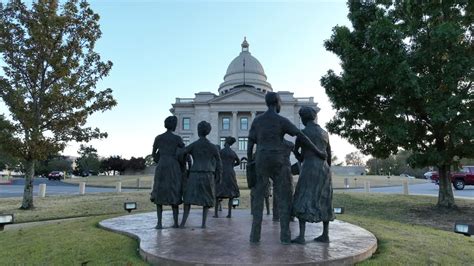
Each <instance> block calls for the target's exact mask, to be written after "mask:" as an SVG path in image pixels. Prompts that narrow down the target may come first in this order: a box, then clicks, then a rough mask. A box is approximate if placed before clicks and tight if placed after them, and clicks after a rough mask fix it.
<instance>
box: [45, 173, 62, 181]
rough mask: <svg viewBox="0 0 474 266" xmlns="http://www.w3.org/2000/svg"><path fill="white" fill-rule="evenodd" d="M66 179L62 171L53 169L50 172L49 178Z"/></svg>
mask: <svg viewBox="0 0 474 266" xmlns="http://www.w3.org/2000/svg"><path fill="white" fill-rule="evenodd" d="M61 179H64V174H63V172H60V171H52V172H51V173H49V174H48V180H61Z"/></svg>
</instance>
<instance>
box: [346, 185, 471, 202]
mask: <svg viewBox="0 0 474 266" xmlns="http://www.w3.org/2000/svg"><path fill="white" fill-rule="evenodd" d="M348 191H354V192H364V191H365V190H364V189H350V190H348ZM408 191H409V193H410V194H417V195H432V196H438V191H439V188H438V186H437V185H435V184H433V183H426V184H416V185H409V187H408ZM453 191H454V196H455V197H459V198H471V199H474V186H466V187H464V190H453ZM370 192H374V193H389V194H403V187H402V186H395V187H381V188H371V189H370Z"/></svg>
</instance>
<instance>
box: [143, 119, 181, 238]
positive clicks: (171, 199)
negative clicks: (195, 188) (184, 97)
mask: <svg viewBox="0 0 474 266" xmlns="http://www.w3.org/2000/svg"><path fill="white" fill-rule="evenodd" d="M177 123H178V119H177V117H176V116H169V117H167V118H166V119H165V128H166V132H165V133H163V134H161V135H158V136H157V137H156V138H155V142H154V143H153V151H152V153H151V154H152V156H153V160H154V161H155V162H156V163H157V165H156V169H155V178H154V183H153V190H152V192H151V196H150V200H151V201H152V202H153V203H155V204H156V208H157V210H156V211H157V216H158V223H157V225H156V227H155V228H156V229H162V228H163V224H162V212H163V205H171V208H172V209H173V220H174V225H173V227H174V228H177V227H178V214H179V207H178V206H179V204H181V203H182V196H183V190H182V169H181V165H180V163H179V161H178V158H177V155H176V153H177V150H178V149H179V148H184V143H183V140H182V139H181V137H180V136H178V135H175V134H174V133H173V132H174V131H175V130H176V125H177Z"/></svg>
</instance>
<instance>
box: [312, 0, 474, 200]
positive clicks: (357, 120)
mask: <svg viewBox="0 0 474 266" xmlns="http://www.w3.org/2000/svg"><path fill="white" fill-rule="evenodd" d="M348 7H349V15H348V18H349V20H350V22H351V23H352V29H350V28H348V27H345V26H336V27H334V28H333V34H332V36H331V38H330V39H329V40H327V41H326V42H325V44H324V45H325V47H326V49H327V50H328V51H331V52H333V53H335V54H336V55H337V56H338V57H339V58H340V59H341V67H342V72H341V73H339V74H336V73H335V72H334V71H332V70H329V71H328V72H327V74H326V75H325V76H323V77H322V79H321V84H322V86H323V87H324V88H325V89H326V93H327V94H328V96H329V99H330V101H331V102H332V105H333V107H334V109H336V115H335V117H334V118H333V119H332V120H331V121H330V122H329V123H328V125H327V128H328V130H329V131H330V132H331V133H333V134H338V135H340V136H342V137H344V138H347V139H348V140H349V142H350V143H352V144H354V145H355V146H356V147H357V148H358V149H360V150H361V151H362V152H364V153H365V154H372V155H373V156H375V157H378V158H386V157H387V156H389V154H394V153H396V152H397V151H398V149H399V148H403V149H405V150H410V151H413V154H412V155H411V156H410V159H409V162H410V163H411V165H412V166H437V168H438V169H439V173H440V186H439V197H438V206H440V207H447V208H454V207H455V201H454V197H453V193H452V189H451V184H450V181H449V179H448V176H449V172H450V169H451V168H453V167H456V166H457V164H458V162H459V159H461V158H465V157H471V158H472V157H473V156H472V155H473V154H474V140H473V139H474V101H473V100H474V91H473V86H472V77H473V69H474V49H473V47H474V46H473V43H472V42H473V38H472V36H473V34H472V30H473V27H472V21H473V14H474V12H473V9H474V2H473V1H423V3H418V2H415V1H400V0H399V1H348Z"/></svg>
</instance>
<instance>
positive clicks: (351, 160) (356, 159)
mask: <svg viewBox="0 0 474 266" xmlns="http://www.w3.org/2000/svg"><path fill="white" fill-rule="evenodd" d="M345 159H346V165H357V166H361V165H364V160H363V159H362V154H361V153H360V152H357V151H354V152H351V153H348V154H346V158H345Z"/></svg>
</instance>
